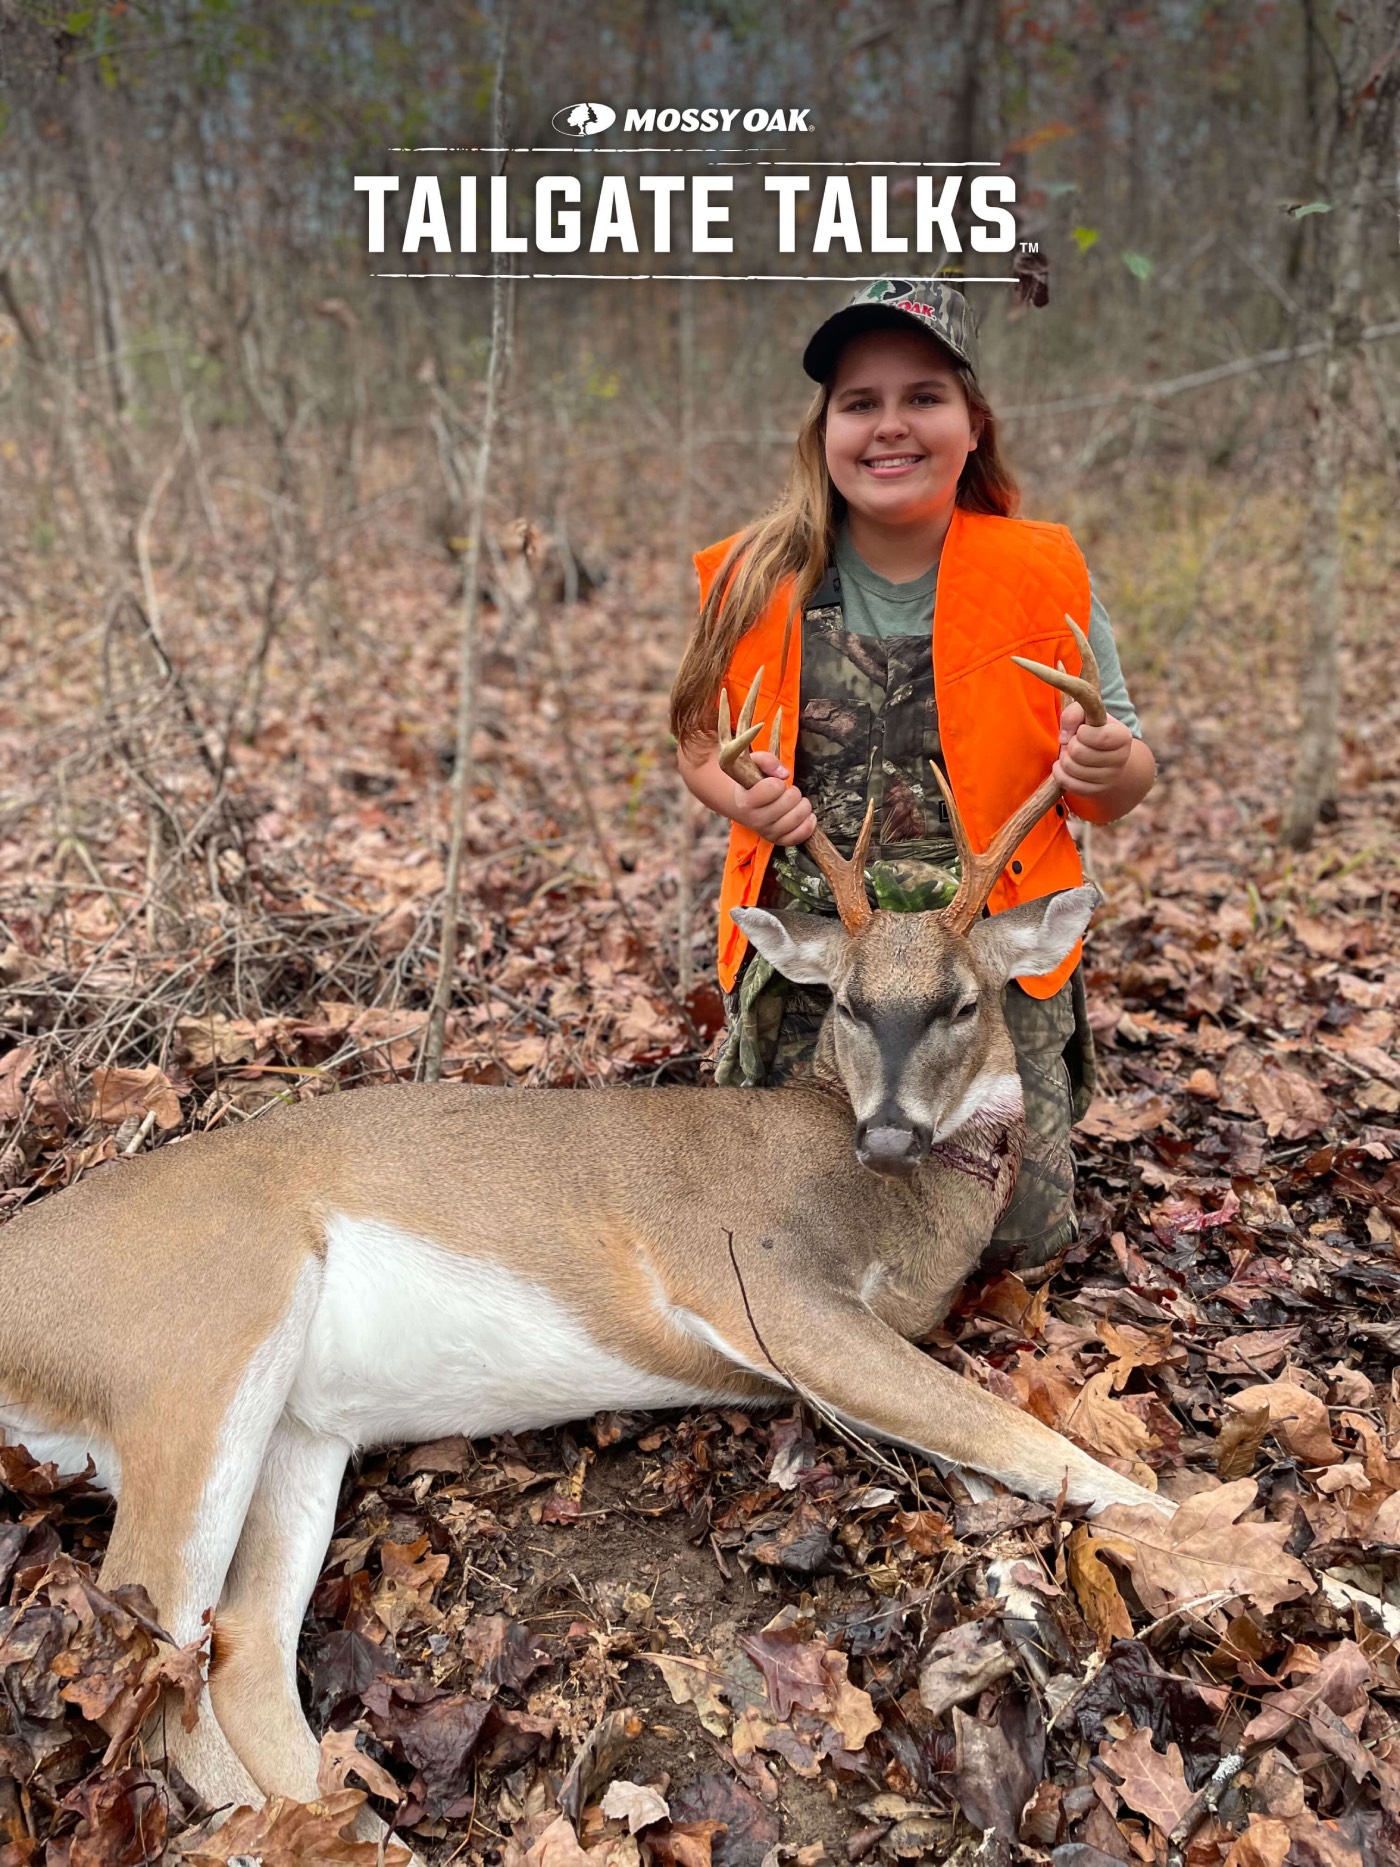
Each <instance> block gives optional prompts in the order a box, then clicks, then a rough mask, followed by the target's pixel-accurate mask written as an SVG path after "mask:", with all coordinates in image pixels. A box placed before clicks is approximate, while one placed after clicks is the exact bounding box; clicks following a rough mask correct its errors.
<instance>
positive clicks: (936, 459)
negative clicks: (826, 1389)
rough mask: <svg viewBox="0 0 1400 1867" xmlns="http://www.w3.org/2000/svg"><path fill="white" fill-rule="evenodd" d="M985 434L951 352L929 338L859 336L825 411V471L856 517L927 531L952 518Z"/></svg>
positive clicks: (914, 334) (884, 333)
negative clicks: (965, 474) (924, 526)
mask: <svg viewBox="0 0 1400 1867" xmlns="http://www.w3.org/2000/svg"><path fill="white" fill-rule="evenodd" d="M976 445H977V428H976V426H974V423H973V418H972V416H971V414H970V413H969V410H968V406H967V397H966V396H965V394H964V393H963V387H962V383H961V382H960V381H959V379H958V374H957V371H956V369H955V368H954V367H953V364H952V363H951V361H950V360H949V358H948V355H947V352H946V351H945V350H944V349H943V348H942V346H941V345H940V344H939V343H937V342H936V341H935V339H934V338H932V337H926V336H925V335H924V334H923V333H922V332H921V331H917V330H912V329H911V330H908V331H899V330H875V331H865V332H863V333H862V334H861V335H860V336H859V337H853V338H852V339H851V341H850V342H849V343H848V344H847V345H846V347H845V349H844V350H843V351H842V352H841V355H840V357H839V359H838V361H837V364H836V373H835V375H834V376H833V377H832V383H831V395H830V397H829V398H828V401H827V408H826V466H827V472H828V473H829V474H830V475H831V480H832V484H833V485H834V486H835V488H836V490H837V491H838V492H839V493H841V494H843V495H844V497H845V500H846V504H847V505H848V506H849V508H850V510H851V512H852V514H853V515H857V516H858V517H860V518H863V519H866V520H868V521H870V522H872V523H875V524H878V525H882V526H885V525H892V526H904V525H910V526H913V525H921V524H925V523H928V522H929V521H936V520H937V519H939V518H946V517H947V515H948V514H949V513H951V511H952V508H953V506H954V504H955V503H956V500H957V491H958V476H959V475H960V474H961V472H962V470H963V466H964V464H965V463H966V460H967V457H968V455H969V454H970V453H971V452H972V450H973V448H974V447H976Z"/></svg>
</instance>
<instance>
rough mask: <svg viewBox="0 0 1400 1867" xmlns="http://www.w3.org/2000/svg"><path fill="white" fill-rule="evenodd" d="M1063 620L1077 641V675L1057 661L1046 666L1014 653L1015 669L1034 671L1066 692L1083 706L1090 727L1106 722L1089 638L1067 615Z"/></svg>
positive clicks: (1053, 685) (1062, 691)
mask: <svg viewBox="0 0 1400 1867" xmlns="http://www.w3.org/2000/svg"><path fill="white" fill-rule="evenodd" d="M1065 621H1066V622H1067V623H1068V624H1069V626H1070V628H1071V629H1072V630H1073V632H1074V639H1075V641H1076V642H1078V644H1079V676H1078V678H1077V679H1076V677H1075V676H1074V675H1072V674H1066V673H1065V668H1064V663H1063V662H1059V663H1057V664H1056V666H1055V667H1053V668H1047V667H1046V665H1045V663H1044V662H1043V661H1027V660H1026V658H1025V656H1024V655H1013V656H1012V657H1011V659H1012V660H1013V661H1014V662H1015V663H1016V666H1017V667H1018V668H1024V669H1025V670H1026V673H1027V674H1034V675H1035V676H1036V677H1037V678H1038V679H1039V680H1042V681H1046V682H1048V683H1049V685H1050V686H1051V687H1058V688H1059V690H1060V692H1061V693H1062V694H1068V695H1069V697H1070V699H1071V700H1077V701H1078V702H1079V704H1080V706H1081V707H1083V709H1084V717H1085V719H1086V720H1087V721H1088V722H1089V724H1090V725H1091V726H1103V725H1106V724H1107V721H1108V712H1107V709H1106V708H1105V707H1104V703H1103V695H1102V694H1101V693H1100V692H1099V664H1098V662H1097V661H1096V660H1095V659H1094V651H1093V649H1092V648H1090V646H1089V638H1088V636H1087V635H1085V633H1084V631H1083V630H1082V629H1081V628H1080V626H1079V624H1078V623H1077V622H1076V621H1075V620H1074V618H1073V616H1066V617H1065Z"/></svg>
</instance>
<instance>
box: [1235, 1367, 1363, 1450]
mask: <svg viewBox="0 0 1400 1867" xmlns="http://www.w3.org/2000/svg"><path fill="white" fill-rule="evenodd" d="M1225 1404H1226V1406H1227V1407H1228V1408H1229V1409H1230V1411H1231V1412H1232V1413H1253V1412H1256V1411H1257V1410H1258V1409H1259V1408H1260V1407H1266V1408H1267V1409H1268V1413H1269V1429H1270V1431H1271V1432H1272V1433H1273V1434H1274V1436H1275V1438H1276V1439H1278V1440H1279V1442H1280V1443H1281V1444H1282V1445H1284V1446H1285V1447H1287V1449H1288V1451H1290V1452H1291V1453H1292V1454H1293V1455H1294V1457H1295V1458H1300V1459H1303V1460H1305V1461H1306V1462H1307V1463H1308V1464H1309V1465H1335V1464H1336V1463H1337V1462H1338V1460H1339V1459H1340V1458H1341V1456H1342V1455H1341V1453H1340V1452H1339V1451H1338V1450H1337V1447H1336V1446H1335V1445H1334V1444H1333V1442H1332V1432H1331V1428H1330V1426H1329V1424H1328V1417H1327V1407H1326V1405H1325V1403H1324V1402H1323V1401H1321V1400H1319V1399H1318V1397H1317V1395H1316V1394H1310V1393H1309V1392H1308V1390H1307V1388H1305V1387H1299V1386H1298V1385H1297V1383H1296V1382H1294V1381H1261V1382H1260V1383H1259V1385H1258V1386H1257V1387H1246V1388H1245V1389H1244V1390H1243V1391H1242V1392H1241V1393H1238V1394H1231V1395H1230V1397H1229V1399H1228V1400H1227V1401H1226V1402H1225Z"/></svg>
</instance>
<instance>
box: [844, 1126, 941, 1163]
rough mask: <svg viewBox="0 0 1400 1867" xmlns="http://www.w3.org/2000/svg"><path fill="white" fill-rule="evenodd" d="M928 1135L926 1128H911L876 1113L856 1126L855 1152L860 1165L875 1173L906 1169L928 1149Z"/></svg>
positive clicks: (922, 1156)
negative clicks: (873, 1116) (871, 1118)
mask: <svg viewBox="0 0 1400 1867" xmlns="http://www.w3.org/2000/svg"><path fill="white" fill-rule="evenodd" d="M930 1139H931V1136H930V1134H929V1131H928V1129H927V1128H925V1127H923V1126H921V1125H919V1126H915V1127H912V1128H909V1127H905V1126H904V1125H903V1124H902V1123H897V1122H894V1121H891V1120H890V1119H889V1118H888V1117H884V1116H877V1117H876V1118H875V1120H874V1121H863V1122H861V1123H860V1125H859V1126H858V1127H857V1129H856V1156H857V1158H858V1159H859V1161H860V1162H861V1165H862V1166H865V1167H870V1168H872V1169H873V1170H874V1171H875V1172H876V1173H908V1172H910V1170H911V1169H912V1168H914V1167H917V1166H918V1164H919V1162H920V1161H921V1160H922V1159H923V1158H924V1156H925V1155H926V1154H927V1153H928V1150H929V1141H930Z"/></svg>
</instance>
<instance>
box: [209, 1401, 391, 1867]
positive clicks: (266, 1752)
mask: <svg viewBox="0 0 1400 1867" xmlns="http://www.w3.org/2000/svg"><path fill="white" fill-rule="evenodd" d="M349 1456H350V1447H349V1446H348V1445H347V1444H346V1442H345V1441H344V1440H343V1439H335V1438H331V1437H328V1436H327V1435H326V1434H324V1433H316V1432H312V1431H311V1430H310V1428H309V1427H305V1426H303V1425H301V1423H300V1422H299V1421H297V1420H294V1419H292V1418H291V1417H290V1416H289V1415H287V1414H284V1415H283V1416H282V1418H281V1420H279V1421H278V1424H277V1428H276V1431H275V1432H274V1433H273V1436H272V1444H271V1445H270V1446H269V1447H268V1452H267V1457H266V1458H265V1459H264V1460H263V1468H262V1472H261V1474H260V1475H259V1478H258V1488H257V1490H256V1491H255V1492H254V1494H253V1501H252V1503H251V1504H250V1505H249V1507H248V1515H247V1518H246V1520H245V1522H244V1525H243V1535H242V1536H241V1537H240V1539H239V1543H238V1550H237V1553H236V1554H235V1556H234V1559H233V1566H232V1567H231V1569H230V1570H229V1577H228V1582H227V1584H226V1585H225V1588H224V1596H223V1600H222V1601H221V1602H220V1603H219V1619H218V1638H217V1643H216V1645H217V1654H216V1660H215V1664H214V1667H213V1669H212V1672H211V1674H210V1679H209V1690H210V1693H211V1695H212V1697H213V1700H214V1710H215V1712H216V1713H217V1714H218V1719H219V1723H220V1724H221V1725H222V1727H223V1729H224V1732H225V1733H226V1735H227V1736H228V1738H229V1741H230V1742H231V1743H232V1744H233V1746H234V1748H235V1749H236V1750H237V1752H238V1754H239V1756H240V1757H241V1758H242V1759H243V1761H244V1763H246V1764H247V1766H248V1768H249V1769H250V1770H251V1771H252V1773H253V1775H254V1777H255V1778H256V1780H257V1785H258V1788H259V1789H260V1790H261V1791H262V1793H263V1794H264V1795H265V1796H293V1797H295V1798H296V1800H297V1801H298V1802H312V1801H314V1800H315V1799H316V1796H317V1794H318V1790H317V1784H316V1773H317V1770H318V1768H319V1765H320V1761H321V1748H320V1745H319V1744H318V1743H317V1742H316V1737H315V1734H314V1733H313V1731H312V1729H311V1727H310V1725H309V1724H308V1723H307V1722H306V1718H305V1716H304V1715H303V1713H302V1709H301V1698H300V1695H299V1693H298V1691H297V1637H298V1635H299V1634H300V1633H301V1624H302V1621H303V1620H304V1619H305V1617H306V1609H307V1604H308V1603H309V1602H310V1600H311V1591H312V1590H313V1589H314V1588H315V1586H316V1580H317V1577H318V1576H319V1575H320V1573H321V1565H322V1563H323V1562H324V1561H325V1558H326V1546H327V1544H328V1543H329V1542H330V1540H331V1534H332V1532H333V1530H334V1528H335V1506H336V1499H337V1497H338V1496H339V1493H340V1480H341V1478H342V1476H343V1475H344V1472H345V1465H346V1461H347V1460H348V1458H349ZM355 1832H356V1834H357V1835H358V1836H359V1838H360V1839H361V1840H362V1841H377V1840H378V1839H379V1838H380V1836H381V1835H383V1834H386V1833H387V1832H388V1831H387V1828H386V1826H385V1824H384V1823H383V1822H382V1821H381V1820H380V1819H379V1817H378V1816H377V1815H376V1814H375V1813H374V1811H373V1810H372V1809H370V1808H368V1807H366V1808H363V1809H361V1810H360V1813H359V1815H358V1816H357V1817H356V1820H355ZM412 1858H413V1859H414V1860H416V1859H417V1856H416V1855H415V1856H413V1857H412Z"/></svg>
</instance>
